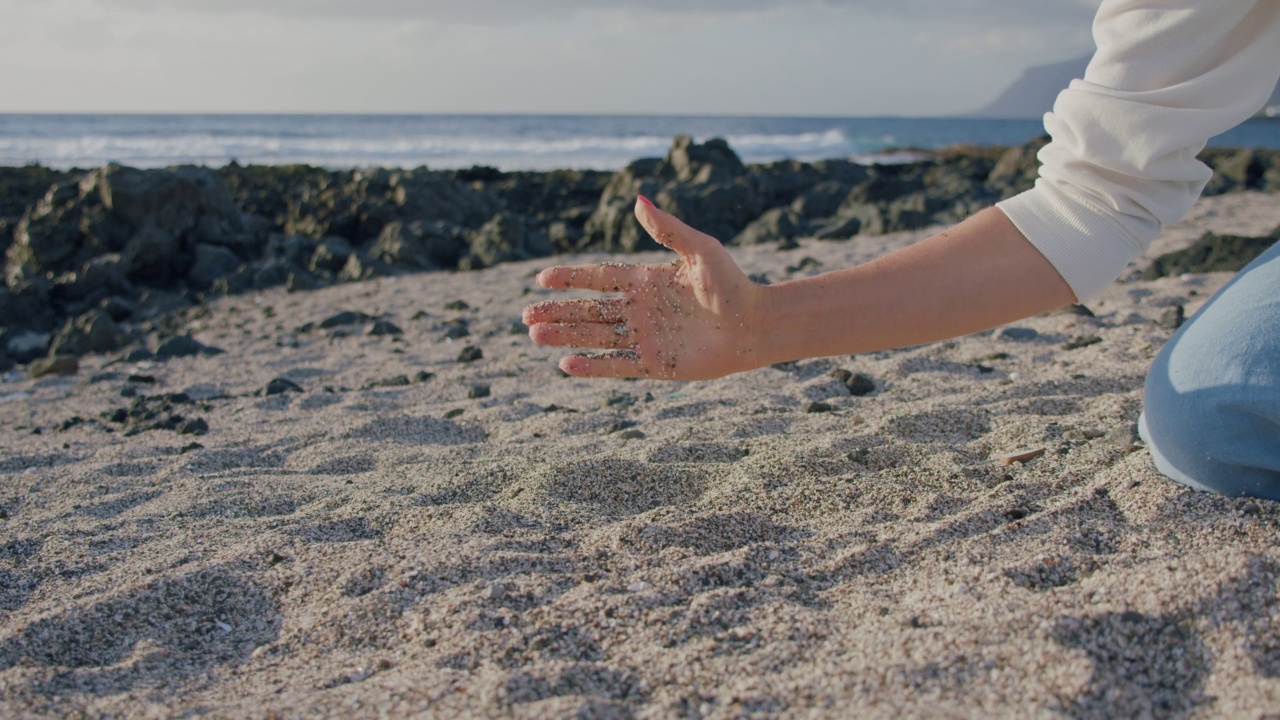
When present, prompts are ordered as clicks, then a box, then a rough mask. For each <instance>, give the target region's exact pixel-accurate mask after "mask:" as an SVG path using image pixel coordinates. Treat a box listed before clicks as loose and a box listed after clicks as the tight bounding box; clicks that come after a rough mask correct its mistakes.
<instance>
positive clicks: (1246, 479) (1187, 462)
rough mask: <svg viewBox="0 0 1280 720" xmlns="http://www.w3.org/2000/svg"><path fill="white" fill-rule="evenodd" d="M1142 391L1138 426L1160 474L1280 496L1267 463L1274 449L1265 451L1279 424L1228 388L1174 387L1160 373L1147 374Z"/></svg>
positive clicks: (1228, 491)
mask: <svg viewBox="0 0 1280 720" xmlns="http://www.w3.org/2000/svg"><path fill="white" fill-rule="evenodd" d="M1154 369H1155V368H1154V367H1153V370H1154ZM1144 392H1145V395H1144V398H1143V410H1142V416H1141V418H1140V419H1139V423H1138V426H1139V431H1140V434H1141V435H1142V439H1143V440H1144V441H1145V442H1146V443H1147V447H1148V449H1149V450H1150V452H1151V457H1152V460H1153V461H1154V462H1155V465H1156V469H1157V470H1159V471H1160V472H1161V474H1163V475H1165V476H1167V477H1169V478H1171V479H1173V480H1176V481H1178V482H1180V483H1182V484H1183V485H1187V486H1188V487H1191V488H1194V489H1196V490H1202V491H1206V492H1215V493H1220V494H1222V495H1229V496H1232V497H1242V496H1250V497H1260V498H1268V499H1272V500H1280V472H1277V471H1276V469H1274V468H1271V467H1267V466H1268V465H1270V464H1271V460H1269V459H1268V455H1270V456H1271V458H1272V459H1273V458H1274V452H1267V451H1266V448H1267V446H1268V445H1274V444H1275V443H1276V439H1277V437H1280V435H1278V433H1280V426H1276V425H1274V424H1272V423H1270V422H1266V421H1265V420H1264V419H1263V418H1259V417H1257V416H1256V415H1255V414H1254V411H1253V410H1252V409H1251V408H1250V407H1248V406H1247V405H1242V404H1240V403H1238V402H1236V400H1235V398H1234V397H1233V393H1230V392H1225V393H1216V392H1213V391H1212V390H1208V391H1205V390H1202V391H1198V392H1194V393H1186V392H1180V391H1179V390H1178V389H1177V388H1176V387H1174V385H1173V384H1172V383H1170V382H1169V378H1168V375H1166V374H1162V373H1158V372H1152V373H1150V374H1148V375H1147V382H1146V386H1145V391H1144ZM1260 420H1264V421H1263V422H1259V421H1260ZM1268 427H1270V431H1267V428H1268ZM1257 449H1263V452H1262V453H1258V452H1257V451H1256V450H1257Z"/></svg>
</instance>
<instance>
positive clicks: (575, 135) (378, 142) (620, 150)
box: [0, 114, 1280, 170]
mask: <svg viewBox="0 0 1280 720" xmlns="http://www.w3.org/2000/svg"><path fill="white" fill-rule="evenodd" d="M1042 132H1043V128H1042V126H1041V125H1040V123H1039V122H1038V121H1034V120H1025V121H1022V120H985V119H976V118H964V119H954V118H952V119H948V118H831V119H822V118H751V117H661V116H658V117H633V116H517V115H508V116H503V115H487V116H486V115H476V116H446V115H439V116H431V115H418V116H408V115H405V116H400V115H363V116H362V115H3V114H0V165H24V164H28V163H40V164H43V165H48V166H51V167H56V168H70V167H95V166H99V165H103V164H105V163H108V162H118V163H121V164H124V165H132V166H135V167H164V166H168V165H179V164H197V165H208V166H213V167H218V166H222V165H225V164H227V163H229V162H231V161H232V160H235V161H236V162H239V163H241V164H270V165H281V164H289V163H305V164H311V165H318V166H322V167H328V168H335V169H336V168H353V167H368V166H375V165H376V166H384V167H418V166H422V165H426V166H428V167H432V168H441V169H442V168H461V167H469V166H472V165H490V166H494V167H497V168H500V169H503V170H548V169H553V168H579V169H600V170H616V169H618V168H622V167H624V166H626V165H627V164H628V163H630V162H632V161H633V160H636V159H638V158H643V157H661V156H663V155H665V154H666V152H667V150H668V148H670V146H671V139H672V137H673V136H675V135H692V136H693V137H694V138H696V139H698V140H700V141H702V140H706V139H708V138H712V137H723V138H725V139H727V140H728V142H729V144H730V146H731V147H733V149H734V150H735V151H736V152H737V153H738V154H739V156H740V157H741V158H742V159H743V161H745V162H748V163H758V162H771V161H775V160H782V159H797V160H807V161H812V160H820V159H827V158H850V159H855V160H858V161H872V162H886V161H893V160H897V161H902V160H904V159H908V158H907V156H905V155H897V156H893V155H888V156H886V155H885V154H883V153H884V152H885V151H887V150H893V149H895V148H924V149H931V148H940V147H944V146H947V145H953V144H956V143H968V144H974V145H1017V144H1020V143H1023V142H1026V141H1027V140H1029V139H1031V138H1032V137H1035V136H1036V135H1039V134H1041V133H1042ZM1211 144H1218V145H1234V146H1239V147H1268V148H1280V123H1275V122H1268V121H1258V122H1254V123H1246V124H1245V125H1244V126H1242V127H1241V128H1237V129H1236V130H1233V131H1232V132H1231V133H1228V134H1226V135H1223V136H1219V138H1216V139H1215V140H1214V141H1211Z"/></svg>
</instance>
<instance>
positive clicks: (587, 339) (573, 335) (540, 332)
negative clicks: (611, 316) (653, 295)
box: [529, 323, 635, 349]
mask: <svg viewBox="0 0 1280 720" xmlns="http://www.w3.org/2000/svg"><path fill="white" fill-rule="evenodd" d="M529 337H530V338H532V340H533V341H534V342H536V343H538V344H539V345H551V346H555V347H576V348H604V349H617V348H630V347H634V346H635V334H634V333H632V332H631V330H630V329H628V328H627V326H626V324H625V323H612V324H604V323H569V324H564V325H560V324H554V323H541V324H538V325H533V326H531V327H530V328H529Z"/></svg>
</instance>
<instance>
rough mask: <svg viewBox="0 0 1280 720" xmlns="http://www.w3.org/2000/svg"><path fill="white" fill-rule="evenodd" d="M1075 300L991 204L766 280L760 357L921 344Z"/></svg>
mask: <svg viewBox="0 0 1280 720" xmlns="http://www.w3.org/2000/svg"><path fill="white" fill-rule="evenodd" d="M1074 301H1075V296H1074V295H1073V294H1072V292H1071V289H1070V287H1069V286H1068V285H1067V284H1066V282H1065V281H1063V279H1062V277H1061V276H1060V275H1059V274H1058V272H1057V271H1056V270H1054V268H1053V266H1052V265H1050V264H1049V262H1048V261H1047V260H1045V258H1044V256H1043V255H1041V254H1040V253H1039V251H1037V250H1036V249H1035V248H1034V247H1033V246H1032V245H1031V244H1030V243H1029V242H1028V241H1027V239H1026V238H1024V237H1023V236H1022V234H1021V233H1020V232H1018V229H1017V228H1016V227H1014V226H1013V223H1011V222H1010V221H1009V219H1008V218H1007V217H1005V215H1004V213H1002V212H1000V211H999V210H996V209H988V210H984V211H983V212H981V213H978V214H977V215H974V216H973V217H971V218H969V219H967V220H965V221H964V222H961V223H959V224H958V225H956V226H954V227H952V228H951V229H949V230H947V231H945V232H943V233H940V234H938V235H935V236H933V237H930V238H928V239H927V240H923V241H921V242H919V243H917V244H915V245H912V246H911V247H908V248H905V249H903V250H900V251H898V252H896V253H892V254H890V255H886V256H884V257H882V258H879V259H877V260H873V261H871V262H869V263H865V264H863V265H859V266H857V267H852V268H847V269H844V270H838V271H835V272H830V273H824V274H822V275H817V276H814V277H810V278H804V279H800V280H793V281H788V282H784V283H779V284H777V285H771V286H769V287H767V288H765V293H764V297H763V302H762V304H761V307H760V312H759V315H758V316H757V318H756V323H755V326H756V332H757V333H758V340H757V341H756V342H757V347H758V348H759V355H758V360H759V361H761V364H762V365H763V364H768V363H776V362H782V361H786V360H797V359H801V358H809V357H823V356H829V355H844V354H852V353H861V352H869V351H874V350H884V349H888V348H896V347H907V346H911V345H919V344H922V343H927V342H933V341H936V340H943V339H946V338H950V337H956V336H958V335H965V334H968V333H972V332H977V331H979V330H985V329H988V328H991V327H995V326H998V325H1002V324H1004V323H1007V322H1011V321H1013V320H1017V319H1019V318H1023V317H1027V316H1029V315H1035V314H1038V313H1042V312H1045V311H1047V310H1051V309H1053V308H1055V307H1060V306H1062V305H1066V304H1068V303H1071V302H1074Z"/></svg>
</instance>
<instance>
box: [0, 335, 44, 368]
mask: <svg viewBox="0 0 1280 720" xmlns="http://www.w3.org/2000/svg"><path fill="white" fill-rule="evenodd" d="M0 342H2V343H3V350H4V351H5V353H6V354H7V355H8V356H9V357H11V358H13V359H14V360H15V361H17V362H20V363H28V362H31V361H32V360H35V359H36V358H39V357H43V356H44V355H45V353H47V352H48V351H49V343H50V337H49V334H48V333H40V332H35V331H34V330H17V329H0Z"/></svg>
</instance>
